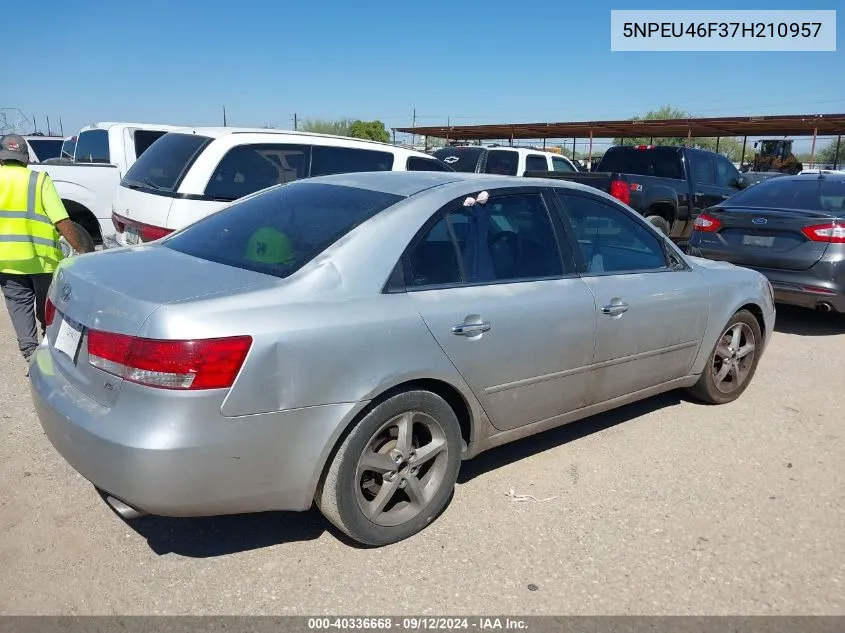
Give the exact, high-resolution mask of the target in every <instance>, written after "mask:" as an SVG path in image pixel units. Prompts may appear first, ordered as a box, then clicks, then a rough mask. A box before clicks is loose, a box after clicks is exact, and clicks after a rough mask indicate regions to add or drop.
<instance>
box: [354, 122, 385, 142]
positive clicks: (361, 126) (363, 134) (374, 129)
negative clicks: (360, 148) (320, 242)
mask: <svg viewBox="0 0 845 633" xmlns="http://www.w3.org/2000/svg"><path fill="white" fill-rule="evenodd" d="M349 136H351V137H353V138H363V139H367V140H369V141H380V142H382V143H389V142H390V133H389V132H388V131H387V128H385V127H384V123H382V122H381V121H360V120H359V121H353V122H352V125H350V126H349Z"/></svg>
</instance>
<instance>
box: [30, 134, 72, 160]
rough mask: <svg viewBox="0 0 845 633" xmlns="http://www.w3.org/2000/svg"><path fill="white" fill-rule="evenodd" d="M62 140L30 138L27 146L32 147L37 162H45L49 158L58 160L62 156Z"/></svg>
mask: <svg viewBox="0 0 845 633" xmlns="http://www.w3.org/2000/svg"><path fill="white" fill-rule="evenodd" d="M63 143H64V140H63V139H52V138H31V139H29V144H30V146H31V147H32V149H33V151H34V152H35V155H36V156H37V157H38V160H40V161H42V162H43V161H45V160H47V159H49V158H58V157H59V156H61V154H62V144H63Z"/></svg>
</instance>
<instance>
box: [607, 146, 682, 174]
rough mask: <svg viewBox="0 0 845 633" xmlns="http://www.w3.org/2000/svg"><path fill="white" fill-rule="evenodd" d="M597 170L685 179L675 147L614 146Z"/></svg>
mask: <svg viewBox="0 0 845 633" xmlns="http://www.w3.org/2000/svg"><path fill="white" fill-rule="evenodd" d="M597 171H612V172H617V173H622V174H636V175H638V176H656V177H657V178H675V179H677V180H683V178H684V173H683V170H682V169H681V158H680V155H679V153H678V149H677V148H675V147H653V148H651V149H646V148H643V149H639V148H636V147H614V148H611V149H609V150H607V152H605V154H604V157H603V158H602V159H601V162H600V163H599V166H598V169H597Z"/></svg>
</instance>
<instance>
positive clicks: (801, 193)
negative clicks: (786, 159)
mask: <svg viewBox="0 0 845 633" xmlns="http://www.w3.org/2000/svg"><path fill="white" fill-rule="evenodd" d="M729 200H730V204H731V205H732V206H741V207H759V208H774V209H801V210H805V211H833V212H845V180H843V179H841V178H840V179H836V180H833V179H828V178H823V179H822V178H818V177H810V178H800V179H792V178H772V179H771V180H766V181H764V182H761V183H760V184H757V185H752V186H751V187H748V188H747V189H743V190H742V191H740V192H739V193H736V194H734V195H733V196H731V197H730V198H729Z"/></svg>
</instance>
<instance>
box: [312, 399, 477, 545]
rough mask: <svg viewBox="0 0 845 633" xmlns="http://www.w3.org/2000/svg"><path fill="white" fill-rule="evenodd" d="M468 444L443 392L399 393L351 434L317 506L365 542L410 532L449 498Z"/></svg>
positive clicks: (419, 527)
mask: <svg viewBox="0 0 845 633" xmlns="http://www.w3.org/2000/svg"><path fill="white" fill-rule="evenodd" d="M403 427H404V429H405V431H407V430H408V429H410V430H411V434H410V436H408V434H407V432H405V433H404V434H403V431H402V430H401V429H402V428H403ZM394 435H395V437H394ZM404 437H409V440H408V441H407V442H403V441H402V439H403V438H404ZM462 445H463V442H462V439H461V429H460V424H459V423H458V418H457V416H456V415H455V412H454V411H453V410H452V408H451V407H450V406H449V405H448V404H447V403H446V401H445V400H443V398H441V397H440V396H438V395H436V394H434V393H431V392H429V391H417V390H414V391H405V392H402V393H399V394H397V395H394V396H391V397H389V398H387V399H386V400H385V401H384V402H381V403H380V404H378V405H376V406H375V407H374V408H373V409H372V410H371V411H370V412H369V413H367V414H366V415H365V416H364V417H363V418H362V419H361V420H360V421H359V422H358V423H357V424H355V426H354V427H353V428H352V430H351V431H350V432H349V434H348V435H347V436H346V437H345V438H344V440H343V442H342V443H341V445H340V447H339V448H338V449H337V451H336V453H335V454H334V456H333V457H332V458H331V460H330V462H329V464H328V465H327V468H326V471H325V474H324V476H323V478H322V481H321V483H320V486H319V488H318V490H317V493H316V495H315V501H316V503H317V506H318V507H319V509H320V511H321V512H322V513H323V515H324V516H325V517H326V518H327V519H328V520H329V521H330V522H331V523H332V524H334V525H335V526H336V527H337V528H338V529H339V530H341V531H342V532H344V533H345V534H346V535H348V536H349V537H351V538H352V539H354V540H356V541H358V542H359V543H362V544H364V545H369V546H382V545H389V544H391V543H396V542H398V541H401V540H403V539H406V538H408V537H410V536H412V535H414V534H416V533H417V532H419V531H420V530H422V529H423V528H425V527H426V526H428V525H429V524H430V523H431V522H432V521H434V519H436V518H437V516H439V514H440V513H441V512H442V511H443V510H444V509H445V508H446V506H447V505H448V503H449V500H450V499H451V497H452V492H453V490H454V487H455V482H456V481H457V478H458V470H459V469H460V464H461V449H462ZM409 447H410V450H409ZM426 447H428V449H427V450H426ZM417 450H419V451H420V453H422V454H420V455H418V454H417V452H416V451H417ZM387 468H390V469H391V470H387ZM379 507H380V508H381V510H379Z"/></svg>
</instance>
